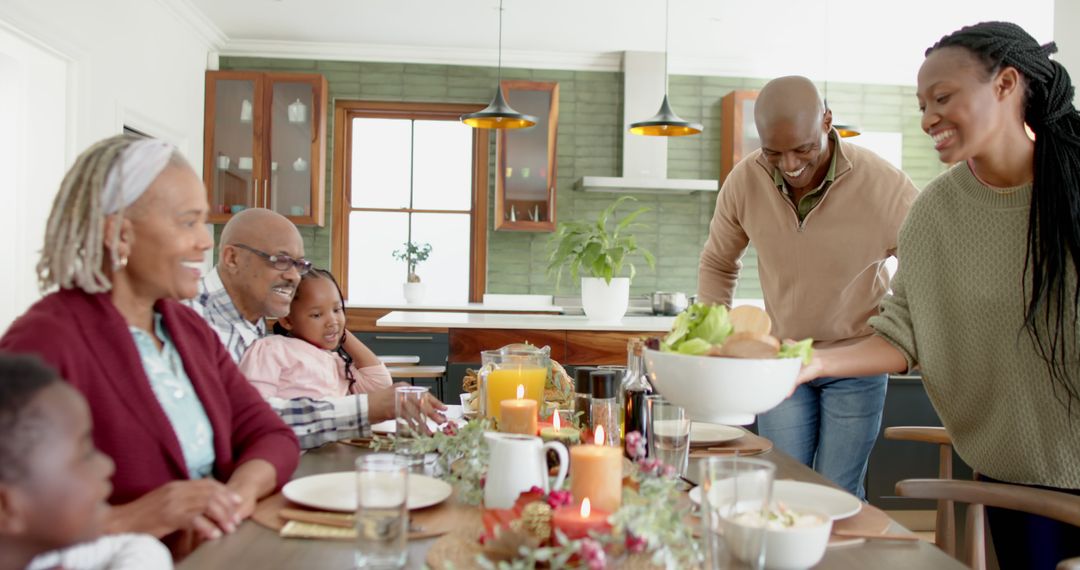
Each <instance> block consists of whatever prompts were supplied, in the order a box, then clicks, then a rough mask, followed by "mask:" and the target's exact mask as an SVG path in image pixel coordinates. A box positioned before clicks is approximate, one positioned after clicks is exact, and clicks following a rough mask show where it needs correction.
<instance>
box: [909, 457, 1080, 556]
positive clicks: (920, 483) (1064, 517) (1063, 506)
mask: <svg viewBox="0 0 1080 570" xmlns="http://www.w3.org/2000/svg"><path fill="white" fill-rule="evenodd" d="M896 492H897V494H898V495H900V496H902V497H911V498H914V499H936V500H938V501H948V502H949V504H952V503H953V502H954V501H959V502H961V503H967V504H969V505H971V506H973V507H974V506H979V507H980V509H979V513H980V514H981V513H982V511H983V509H982V507H1001V508H1004V509H1012V510H1014V511H1023V512H1025V513H1031V514H1036V515H1041V516H1044V517H1047V518H1051V519H1054V520H1057V521H1061V522H1063V523H1066V524H1071V525H1073V526H1080V497H1078V496H1076V495H1070V494H1068V493H1059V492H1057V491H1047V490H1045V489H1033V488H1030V487H1021V486H1019V485H1008V484H1005V483H988V482H985V481H957V480H954V479H906V480H904V481H900V482H899V483H897V484H896ZM973 510H974V509H970V508H969V509H968V513H969V516H968V521H969V524H970V523H971V520H972V517H971V516H970V513H971V512H972V511H973ZM980 519H981V516H980ZM975 524H978V525H979V528H980V529H981V528H982V521H981V520H979V521H977V522H976V523H975ZM965 534H966V538H965V540H964V543H965V544H964V551H966V552H972V551H973V549H974V548H975V545H974V543H973V541H974V540H982V533H981V532H980V533H978V535H979V536H978V537H975V536H974V535H975V534H976V533H973V532H967V533H965ZM979 559H980V558H979V557H973V558H972V559H971V560H972V561H973V562H972V563H971V567H972V568H975V567H976V566H975V565H976V563H978V561H979ZM981 563H982V564H983V565H985V548H984V549H983V556H982V558H981ZM1078 569H1080V558H1069V559H1067V560H1062V561H1061V562H1059V563H1058V570H1078Z"/></svg>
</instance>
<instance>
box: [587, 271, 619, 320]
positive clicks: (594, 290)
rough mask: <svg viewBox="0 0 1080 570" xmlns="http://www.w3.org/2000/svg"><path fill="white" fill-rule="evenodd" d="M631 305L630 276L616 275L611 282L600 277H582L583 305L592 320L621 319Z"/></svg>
mask: <svg viewBox="0 0 1080 570" xmlns="http://www.w3.org/2000/svg"><path fill="white" fill-rule="evenodd" d="M629 306H630V278H628V277H615V278H614V279H612V280H611V283H607V282H605V281H604V280H603V279H602V278H599V277H582V278H581V307H582V308H583V309H585V316H586V317H588V318H589V320H590V321H600V322H616V321H619V320H620V319H622V318H623V315H625V314H626V308H627V307H629Z"/></svg>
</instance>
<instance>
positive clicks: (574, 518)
mask: <svg viewBox="0 0 1080 570" xmlns="http://www.w3.org/2000/svg"><path fill="white" fill-rule="evenodd" d="M610 514H611V513H608V512H607V511H604V510H602V509H599V508H597V509H594V508H592V505H591V504H590V502H589V498H588V497H586V498H585V500H583V501H581V507H580V508H578V506H577V505H576V504H574V505H566V506H563V507H559V508H558V509H556V510H555V512H553V513H552V514H551V527H552V528H553V529H554V530H558V531H562V533H563V534H565V535H566V538H568V539H570V540H577V539H579V538H585V537H587V536H589V531H593V532H595V533H596V534H606V533H610V532H611V523H609V522H608V516H610Z"/></svg>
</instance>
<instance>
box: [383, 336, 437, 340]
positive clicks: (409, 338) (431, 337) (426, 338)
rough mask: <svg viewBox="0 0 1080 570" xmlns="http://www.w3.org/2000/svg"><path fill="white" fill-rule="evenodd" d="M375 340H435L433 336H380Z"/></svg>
mask: <svg viewBox="0 0 1080 570" xmlns="http://www.w3.org/2000/svg"><path fill="white" fill-rule="evenodd" d="M375 340H435V337H433V336H379V335H375Z"/></svg>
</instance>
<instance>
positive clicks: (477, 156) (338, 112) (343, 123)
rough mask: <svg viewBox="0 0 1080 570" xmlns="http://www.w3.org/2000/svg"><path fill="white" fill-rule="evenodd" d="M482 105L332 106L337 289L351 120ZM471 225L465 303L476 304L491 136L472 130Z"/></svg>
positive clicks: (348, 192)
mask: <svg viewBox="0 0 1080 570" xmlns="http://www.w3.org/2000/svg"><path fill="white" fill-rule="evenodd" d="M481 108H483V105H476V104H460V103H403V102H394V101H342V100H338V101H335V102H334V165H335V168H334V172H333V185H334V186H333V193H334V195H333V199H332V202H333V205H332V219H333V227H332V228H331V236H330V240H331V246H330V251H331V254H330V270H331V271H332V272H333V274H334V277H336V278H337V280H338V283H340V284H341V290H342V291H344V292H347V291H348V290H349V283H348V278H349V253H348V247H347V245H348V243H349V213H350V212H352V211H353V208H352V207H351V204H352V189H351V188H350V187H349V181H350V180H352V176H351V172H350V168H351V165H350V162H349V149H351V148H352V129H351V128H350V124H351V120H352V119H353V118H360V117H364V118H373V117H374V118H382V119H421V120H423V119H429V120H454V121H456V120H458V118H459V117H461V115H464V114H466V113H472V112H475V111H479V110H480V109H481ZM472 140H473V142H472V144H473V168H472V180H473V187H472V210H471V212H472V223H471V227H470V231H469V233H470V240H469V241H470V243H469V302H471V303H479V302H481V301H482V300H483V298H484V292H485V291H486V289H487V220H488V211H487V210H488V161H489V159H490V156H489V154H490V151H489V148H490V147H489V141H490V134H489V132H488V131H487V130H486V129H474V130H473V139H472ZM356 210H358V211H365V210H366V211H390V212H403V213H404V212H418V213H429V212H430V213H448V214H449V213H464V211H459V210H453V211H451V210H420V209H416V210H413V209H408V208H402V209H379V208H357V209H356Z"/></svg>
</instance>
